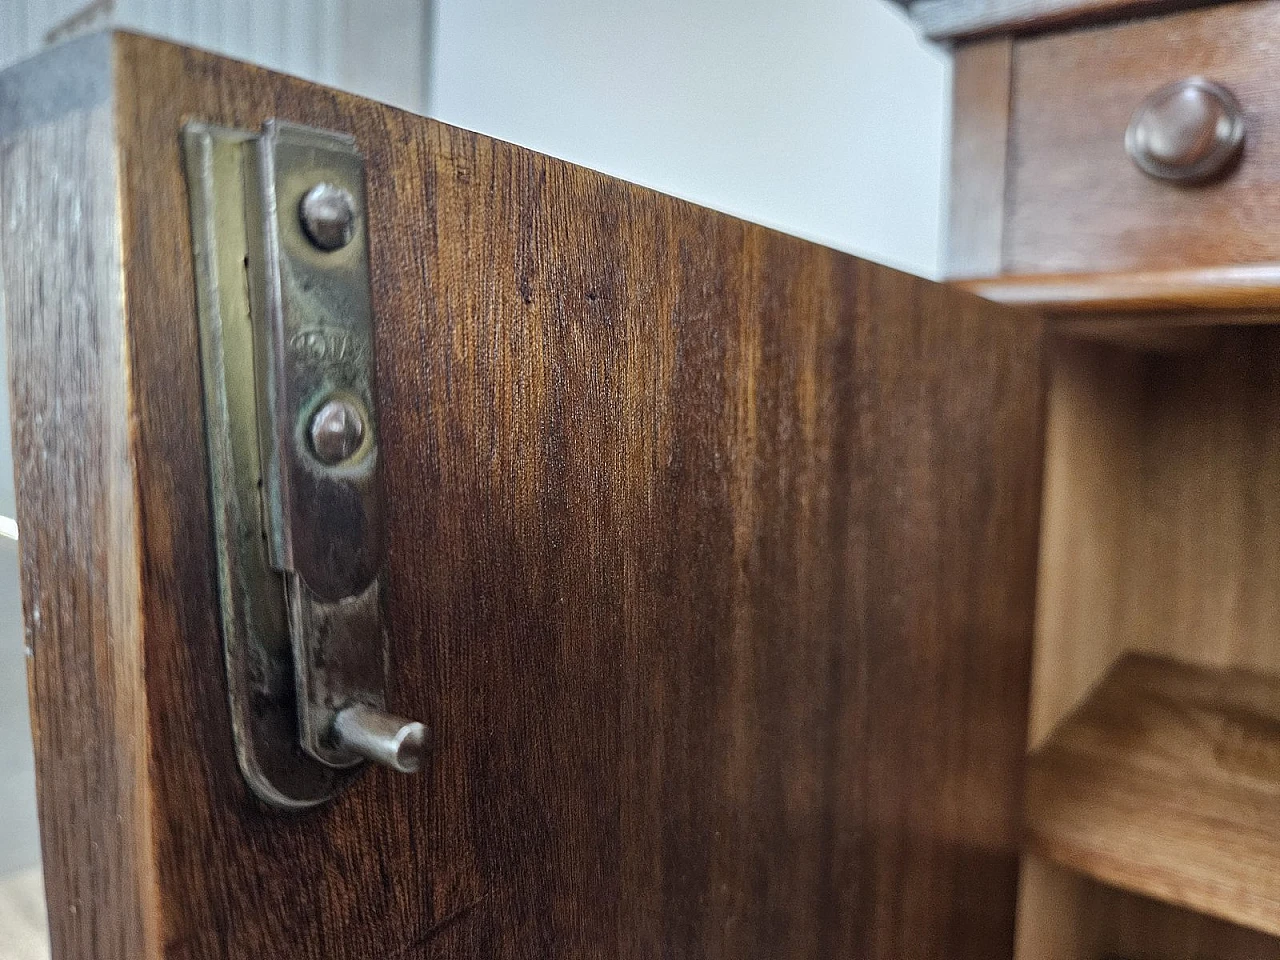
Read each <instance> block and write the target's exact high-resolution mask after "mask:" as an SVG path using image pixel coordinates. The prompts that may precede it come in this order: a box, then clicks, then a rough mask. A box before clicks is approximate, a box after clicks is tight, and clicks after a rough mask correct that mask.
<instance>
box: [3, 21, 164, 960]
mask: <svg viewBox="0 0 1280 960" xmlns="http://www.w3.org/2000/svg"><path fill="white" fill-rule="evenodd" d="M111 55H112V51H111V45H110V43H109V42H108V41H107V39H106V38H103V37H96V38H91V39H88V40H85V41H80V42H76V43H72V44H70V45H68V46H66V47H64V48H62V49H60V50H58V51H57V52H56V53H53V54H50V55H48V56H47V57H45V58H42V59H40V60H37V61H34V62H32V63H30V64H28V65H26V66H25V67H23V68H19V69H18V70H16V71H13V72H10V73H7V74H4V75H0V230H2V231H3V233H2V234H0V261H2V262H0V271H2V273H0V283H2V289H3V295H4V311H3V312H4V319H5V325H6V327H7V331H8V338H9V384H10V388H11V394H10V404H11V410H12V412H13V434H12V436H13V462H14V472H15V482H16V488H17V490H19V491H20V493H19V495H18V521H19V525H20V528H21V531H22V537H21V540H20V541H19V543H18V550H19V558H20V575H21V581H22V597H23V608H24V609H23V617H24V642H25V644H26V652H27V680H28V691H29V694H30V699H31V704H32V715H31V729H32V736H33V739H34V743H35V752H36V778H37V785H38V791H37V793H38V805H39V814H40V821H41V824H42V829H41V834H42V836H41V842H42V850H43V858H44V870H45V876H46V878H47V879H48V883H47V895H48V906H49V927H50V934H51V938H52V942H53V944H54V948H55V954H54V955H55V956H56V957H57V958H58V960H64V958H68V960H69V958H89V957H104V958H105V957H110V958H113V960H114V958H124V957H130V956H133V957H144V956H147V955H148V951H149V949H150V947H151V945H152V944H154V942H155V941H154V933H155V929H156V928H155V920H156V906H157V903H156V889H155V884H154V861H153V857H152V847H151V835H150V831H151V826H152V823H151V818H150V812H149V811H150V806H149V799H148V793H149V788H150V784H151V778H150V776H149V775H148V759H149V758H148V755H147V741H146V729H147V723H146V709H147V706H146V699H147V687H146V683H145V681H144V666H143V655H144V650H143V647H142V645H141V644H140V643H139V642H138V641H139V634H140V630H141V628H142V624H141V612H142V607H143V600H144V592H145V591H144V587H143V585H142V583H141V581H140V577H139V573H140V568H141V565H142V563H143V557H142V554H141V552H140V544H139V532H140V531H139V525H140V523H141V518H140V516H139V512H138V504H137V501H136V498H135V496H134V493H135V491H134V480H135V476H136V465H135V460H134V456H135V450H134V449H133V446H132V444H133V437H132V424H131V422H130V415H129V411H130V406H131V403H130V399H131V398H130V384H129V370H128V368H129V355H128V354H129V346H128V342H127V338H126V331H125V308H124V291H123V289H122V285H121V249H120V243H119V235H120V211H119V205H118V204H119V167H118V164H117V151H116V146H115V126H114V122H113V116H112V114H113V110H112V103H111V98H110V74H111Z"/></svg>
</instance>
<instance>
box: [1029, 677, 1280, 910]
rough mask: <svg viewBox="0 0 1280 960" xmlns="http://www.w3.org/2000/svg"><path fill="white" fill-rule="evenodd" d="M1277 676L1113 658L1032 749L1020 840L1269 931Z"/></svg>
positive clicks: (1275, 851)
mask: <svg viewBox="0 0 1280 960" xmlns="http://www.w3.org/2000/svg"><path fill="white" fill-rule="evenodd" d="M1278 733H1280V678H1277V677H1276V676H1274V675H1271V676H1268V675H1265V674H1261V673H1257V672H1254V671H1248V670H1242V669H1238V668H1237V669H1217V670H1214V669H1209V668H1205V667H1196V666H1191V665H1188V664H1184V663H1179V662H1177V661H1175V660H1170V659H1168V658H1162V657H1152V656H1149V655H1144V654H1129V655H1128V656H1126V657H1124V658H1123V659H1122V660H1120V661H1119V662H1118V663H1117V664H1116V665H1115V666H1114V667H1113V668H1112V669H1111V671H1110V672H1109V673H1108V674H1107V676H1106V677H1105V678H1104V679H1103V680H1102V682H1101V683H1099V684H1098V686H1097V687H1096V688H1095V689H1094V690H1093V692H1092V693H1090V694H1089V696H1088V698H1087V699H1086V700H1085V702H1084V703H1083V704H1082V705H1081V706H1079V707H1078V708H1077V709H1076V710H1074V711H1073V712H1072V714H1071V715H1070V716H1069V717H1068V718H1067V719H1066V720H1064V721H1063V722H1062V723H1061V724H1060V725H1059V726H1058V727H1057V729H1056V730H1055V731H1054V732H1053V734H1052V735H1051V736H1050V737H1049V739H1048V741H1047V742H1046V743H1045V744H1044V746H1042V747H1041V748H1040V749H1039V750H1037V751H1036V753H1035V755H1034V756H1033V757H1032V758H1031V766H1030V769H1029V773H1028V777H1027V831H1028V842H1029V845H1030V848H1031V849H1032V850H1034V851H1036V852H1037V853H1039V854H1041V855H1043V856H1046V857H1048V858H1050V859H1052V860H1056V861H1058V862H1060V863H1064V864H1066V865H1067V866H1069V867H1071V868H1073V869H1074V870H1077V871H1079V872H1081V873H1085V874H1087V875H1089V876H1092V877H1095V878H1097V879H1099V880H1103V881H1105V882H1108V883H1112V884H1115V885H1116V886H1120V887H1124V888H1125V889H1129V890H1134V891H1136V892H1138V893H1145V894H1148V895H1150V896H1154V897H1158V898H1159V899H1161V900H1165V901H1168V902H1171V903H1176V904H1180V905H1182V906H1187V907H1191V908H1194V909H1196V910H1199V911H1201V912H1203V913H1207V914H1210V915H1212V916H1216V917H1220V918H1222V919H1226V920H1230V921H1233V922H1235V923H1238V924H1241V925H1244V926H1249V927H1253V928H1255V929H1259V930H1262V931H1264V932H1267V933H1271V934H1280V837H1277V835H1276V831H1275V829H1274V824H1273V822H1272V820H1271V818H1270V817H1269V816H1268V815H1267V812H1268V811H1271V810H1274V809H1276V806H1277V804H1280V735H1278Z"/></svg>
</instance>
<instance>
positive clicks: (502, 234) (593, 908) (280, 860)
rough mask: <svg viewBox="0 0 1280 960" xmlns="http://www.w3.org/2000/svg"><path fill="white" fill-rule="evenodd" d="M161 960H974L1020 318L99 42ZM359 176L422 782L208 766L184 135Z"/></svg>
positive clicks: (395, 573)
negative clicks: (308, 140) (305, 147)
mask: <svg viewBox="0 0 1280 960" xmlns="http://www.w3.org/2000/svg"><path fill="white" fill-rule="evenodd" d="M115 43H116V66H117V71H118V76H119V80H118V104H117V108H116V118H117V124H118V137H119V143H120V150H121V155H122V158H123V159H122V168H121V178H122V181H121V191H122V196H123V198H124V216H123V228H122V230H123V234H122V235H123V240H124V250H123V274H124V285H125V298H126V302H127V304H128V311H127V316H126V323H127V330H128V345H129V347H128V349H129V351H130V355H131V361H130V373H131V380H130V382H129V389H130V391H131V394H130V399H131V402H132V408H131V412H132V423H133V425H134V429H135V431H136V433H135V439H134V442H135V443H136V450H135V453H134V458H133V460H132V465H133V468H134V469H135V470H136V472H137V477H136V481H135V482H136V491H137V497H138V505H139V506H138V509H139V514H138V516H139V522H140V524H141V529H140V541H139V544H140V551H141V553H140V556H139V557H138V562H137V566H138V568H139V569H140V571H141V576H142V581H141V591H142V592H141V597H142V601H143V603H142V613H141V622H140V624H139V627H138V629H139V632H140V635H141V637H142V656H143V658H144V659H143V662H142V665H141V670H142V674H143V676H144V678H145V683H146V693H147V697H146V700H145V707H146V714H145V734H146V737H145V741H144V742H145V743H146V744H147V750H148V754H147V761H148V765H147V771H148V773H147V777H148V782H149V784H150V786H149V801H150V808H149V809H150V811H151V817H152V819H151V821H150V823H149V829H150V830H151V831H152V832H153V835H154V849H155V870H156V877H157V883H158V884H159V887H160V891H161V897H160V904H161V909H162V914H161V915H160V917H159V931H158V936H159V937H160V939H161V942H162V944H163V947H162V949H163V952H164V954H165V955H166V956H167V957H172V958H184V960H196V958H214V957H219V958H221V957H226V956H234V957H241V956H252V957H259V958H262V960H276V958H284V957H290V958H295V957H301V958H307V960H311V958H314V960H356V958H362V960H363V958H365V957H368V956H372V955H377V956H386V957H395V958H410V957H427V956H452V957H471V956H475V957H486V958H508V957H510V958H523V957H528V958H542V957H587V956H600V955H617V956H622V957H649V956H654V955H661V954H668V955H679V956H708V957H712V956H769V957H787V958H802V957H815V958H816V957H827V956H835V955H852V956H863V957H872V958H874V957H884V958H889V957H903V956H913V957H932V956H936V957H944V956H945V957H948V958H957V960H959V958H968V957H974V958H977V957H983V958H990V957H1001V956H1009V955H1010V952H1011V949H1012V939H1013V900H1014V887H1015V884H1016V862H1017V856H1016V837H1017V822H1018V816H1019V805H1020V792H1021V789H1020V786H1021V773H1022V765H1023V762H1024V761H1023V753H1024V745H1025V724H1026V697H1027V679H1028V672H1029V657H1030V635H1031V624H1032V617H1033V599H1034V597H1033V595H1034V584H1035V558H1036V544H1037V528H1038V514H1039V499H1040V470H1041V456H1042V448H1041V442H1042V441H1041V420H1042V416H1043V410H1042V406H1043V396H1042V391H1043V362H1042V361H1043V358H1042V350H1041V330H1040V325H1039V323H1038V322H1037V321H1034V320H1032V319H1029V318H1026V317H1022V316H1019V315H1016V314H1014V313H1011V312H1008V311H1006V310H1004V309H1002V308H999V307H996V306H994V305H991V304H989V303H984V302H983V301H980V300H978V299H977V298H973V297H969V296H966V295H963V294H960V293H956V292H954V291H948V290H944V289H942V288H938V287H936V286H934V285H931V284H928V283H926V282H924V281H919V280H916V279H913V278H909V277H906V276H904V275H901V274H897V273H894V272H893V271H889V270H886V269H883V268H879V267H875V266H873V265H869V264H863V263H861V262H859V261H856V260H855V259H853V258H851V257H847V256H845V255H842V254H838V253H834V252H832V251H829V250H824V249H822V248H819V247H816V246H814V245H812V244H808V243H804V242H802V241H799V240H795V239H792V238H788V237H784V236H781V235H778V234H775V233H772V232H770V231H767V230H764V229H762V228H758V227H754V226H751V225H747V224H743V223H741V222H739V221H736V220H733V219H732V218H728V217H725V216H723V215H720V214H715V213H712V212H710V211H705V210H700V209H698V208H695V207H692V206H690V205H688V204H685V203H682V202H680V201H677V200H674V199H671V198H668V197H663V196H660V195H657V194H654V193H651V192H649V191H645V190H642V189H640V188H637V187H633V186H631V185H628V184H624V183H621V182H619V181H615V180H612V179H610V178H607V177H603V176H600V175H598V174H595V173H592V172H590V171H585V170H581V169H578V168H574V167H572V166H570V165H568V164H564V163H561V162H559V161H555V160H551V159H549V158H546V157H541V156H538V155H536V154H533V153H531V152H529V151H526V150H523V149H520V148H517V147H513V146H511V145H508V144H503V143H499V142H495V141H491V140H488V139H486V138H484V137H480V136H477V135H474V134H469V133H465V132H463V131H458V130H453V129H451V128H448V127H445V126H443V125H441V124H437V123H434V122H431V121H427V120H424V119H422V118H418V117H413V116H410V115H407V114H403V113H400V112H398V111H395V110H392V109H390V108H387V107H383V106H380V105H377V104H372V103H369V102H366V101H361V100H358V99H356V98H353V97H348V96H345V95H342V94H338V93H335V92H332V91H328V90H323V89H320V88H316V87H314V86H310V85H307V84H304V83H302V82H300V81H297V80H293V79H289V78H285V77H280V76H277V75H273V74H269V73H266V72H264V71H261V70H257V69H255V68H252V67H248V66H246V65H243V64H238V63H234V62H231V61H226V60H222V59H219V58H216V57H213V56H209V55H205V54H200V53H196V52H192V51H189V50H183V49H180V48H177V47H172V46H169V45H166V44H162V43H158V42H156V41H150V40H144V39H140V38H134V37H127V36H123V37H119V38H117V39H116V41H115ZM268 117H277V118H280V119H285V120H292V121H297V122H301V123H307V124H310V125H314V126H319V127H325V128H330V129H337V130H345V131H348V132H350V133H352V134H354V135H355V136H356V137H357V140H358V142H359V144H360V147H361V149H362V151H363V152H364V153H365V155H366V159H367V168H368V179H369V184H368V189H369V202H370V217H369V228H370V234H371V247H372V254H373V259H372V274H373V286H374V298H375V310H376V315H377V317H378V323H377V351H378V357H377V362H378V376H379V382H380V386H379V419H380V423H381V425H382V426H381V429H382V432H383V445H382V449H383V450H384V452H385V456H386V461H385V468H386V482H387V504H388V511H389V521H390V530H389V590H388V614H389V617H390V621H391V636H392V654H391V660H392V663H393V665H394V666H393V671H392V675H391V687H390V691H389V699H390V702H391V703H393V704H394V705H395V706H396V709H397V710H398V711H399V712H402V713H405V714H407V715H409V716H414V717H421V718H422V719H424V720H425V721H426V722H427V723H428V725H429V727H430V729H431V730H432V741H433V749H432V755H431V760H430V763H429V765H428V768H427V770H426V771H425V772H424V773H423V775H421V776H419V777H403V776H399V775H395V774H391V773H388V772H384V771H380V770H372V771H369V772H367V773H366V774H365V776H363V777H362V778H361V780H360V782H359V783H358V785H356V787H355V788H354V789H351V790H349V791H347V792H346V793H344V794H343V795H342V796H341V797H340V798H339V799H338V800H336V801H335V802H334V803H332V804H330V805H328V806H326V807H324V808H322V809H319V810H317V811H315V812H312V813H309V814H306V815H303V816H285V815H278V814H273V813H269V812H267V811H265V810H263V809H262V808H261V807H260V806H258V805H257V804H256V803H255V802H254V801H253V800H252V798H251V797H250V796H249V795H248V792H247V790H246V789H245V787H244V784H243V783H242V781H241V779H240V777H239V774H238V771H237V770H236V767H235V761H234V756H233V751H232V744H231V737H230V729H229V724H228V721H227V710H226V704H225V697H226V691H225V681H224V677H223V667H222V655H221V648H220V640H219V634H218V624H217V614H216V611H217V604H216V602H215V599H216V597H215V591H216V578H215V574H214V565H213V558H212V552H211V536H212V532H211V525H210V518H209V514H208V507H207V497H208V491H207V473H206V469H207V468H206V463H205V452H204V445H203V436H202V429H203V427H202V416H201V400H200V389H199V362H198V361H199V357H198V337H197V327H196V320H195V293H194V287H193V278H192V258H191V246H190V231H189V224H188V221H187V197H186V191H185V186H184V182H183V179H182V164H181V158H180V151H179V143H180V141H179V132H180V129H181V126H182V124H183V123H184V122H185V121H186V120H187V119H192V118H196V119H200V120H204V121H207V122H213V123H220V124H226V125H234V126H238V127H243V128H250V129H253V128H257V127H258V126H259V125H260V124H261V123H262V121H263V120H264V119H266V118H268Z"/></svg>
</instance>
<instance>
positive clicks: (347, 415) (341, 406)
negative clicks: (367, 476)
mask: <svg viewBox="0 0 1280 960" xmlns="http://www.w3.org/2000/svg"><path fill="white" fill-rule="evenodd" d="M364 431H365V422H364V411H363V410H361V409H360V407H359V406H357V405H356V404H355V403H354V402H352V401H351V400H346V399H343V398H341V397H334V398H332V399H329V400H326V401H325V402H324V403H323V404H321V405H320V408H319V409H318V410H316V412H315V413H314V414H312V416H311V425H310V427H309V428H308V430H307V433H308V434H309V435H310V437H311V449H312V451H313V452H314V453H315V455H316V458H317V459H318V460H319V461H320V462H321V463H323V464H325V465H326V466H330V467H332V466H334V465H335V464H339V463H341V462H342V461H343V460H346V459H347V458H348V457H350V456H351V455H352V454H353V453H355V452H356V451H357V450H359V449H360V444H361V443H363V442H364Z"/></svg>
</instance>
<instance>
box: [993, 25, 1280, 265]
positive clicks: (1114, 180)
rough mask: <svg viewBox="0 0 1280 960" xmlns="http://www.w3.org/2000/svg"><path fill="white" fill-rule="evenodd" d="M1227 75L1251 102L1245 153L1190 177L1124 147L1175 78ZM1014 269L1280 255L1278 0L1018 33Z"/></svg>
mask: <svg viewBox="0 0 1280 960" xmlns="http://www.w3.org/2000/svg"><path fill="white" fill-rule="evenodd" d="M1194 76H1201V77H1206V78H1208V79H1210V80H1214V81H1217V82H1218V83H1219V84H1221V85H1222V86H1223V87H1225V88H1226V89H1227V90H1229V91H1230V92H1231V93H1232V94H1234V95H1235V98H1236V99H1237V100H1238V102H1239V104H1240V107H1241V108H1242V110H1243V113H1244V124H1245V143H1244V151H1243V155H1242V156H1241V158H1240V160H1239V162H1238V163H1236V164H1235V166H1234V167H1232V168H1230V170H1229V172H1227V173H1226V174H1225V175H1224V176H1221V177H1220V178H1218V179H1217V180H1215V181H1212V182H1210V183H1207V184H1202V185H1196V186H1187V185H1179V184H1176V183H1172V182H1169V181H1165V180H1161V179H1157V178H1155V177H1152V176H1150V175H1148V174H1146V173H1143V172H1142V171H1141V170H1139V168H1138V166H1137V165H1136V164H1135V162H1134V161H1133V160H1132V159H1131V158H1130V157H1129V155H1128V154H1127V153H1126V150H1125V131H1126V128H1127V127H1128V125H1129V121H1130V118H1131V117H1132V116H1133V113H1134V111H1135V109H1136V108H1137V107H1138V106H1139V105H1140V104H1141V103H1142V102H1143V101H1144V100H1145V99H1146V98H1147V97H1148V96H1149V95H1150V94H1152V93H1153V92H1154V91H1156V90H1157V89H1159V88H1160V87H1162V86H1164V85H1165V84H1168V83H1172V82H1174V81H1178V80H1182V79H1185V78H1189V77H1194ZM1008 163H1009V166H1008V171H1009V173H1008V176H1009V180H1008V192H1007V193H1006V197H1005V200H1006V207H1005V214H1006V216H1005V237H1004V254H1003V259H1004V269H1005V272H1006V273H1058V272H1091V271H1106V272H1114V271H1121V270H1142V269H1172V268H1178V267H1192V266H1203V265H1211V264H1229V263H1255V262H1260V261H1275V260H1280V0H1270V2H1266V3H1243V4H1232V5H1228V6H1219V7H1209V8H1205V9H1201V10H1195V11H1190V12H1186V13H1180V14H1176V15H1172V16H1167V17H1161V18H1157V19H1152V20H1143V21H1139V22H1135V23H1129V24H1125V25H1121V26H1111V27H1100V28H1094V29H1085V30H1076V31H1071V32H1069V33H1065V34H1056V35H1050V36H1044V37H1038V38H1032V39H1028V40H1023V41H1019V42H1018V43H1017V44H1016V45H1015V49H1014V62H1013V71H1012V107H1011V123H1010V130H1009V157H1008Z"/></svg>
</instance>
